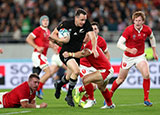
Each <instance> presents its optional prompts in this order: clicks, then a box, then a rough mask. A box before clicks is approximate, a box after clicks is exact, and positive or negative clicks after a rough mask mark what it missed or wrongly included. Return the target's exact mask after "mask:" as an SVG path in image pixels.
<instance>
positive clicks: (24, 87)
mask: <svg viewBox="0 0 160 115" xmlns="http://www.w3.org/2000/svg"><path fill="white" fill-rule="evenodd" d="M39 79H40V78H39V76H38V75H37V74H31V75H30V76H29V79H28V81H26V82H23V83H22V84H20V85H19V86H17V87H16V88H14V89H13V90H11V91H10V92H1V93H0V108H19V107H22V108H46V107H47V104H46V103H41V104H40V105H36V101H35V95H36V90H37V88H38V85H39Z"/></svg>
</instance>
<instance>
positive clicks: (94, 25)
mask: <svg viewBox="0 0 160 115" xmlns="http://www.w3.org/2000/svg"><path fill="white" fill-rule="evenodd" d="M91 25H92V28H93V31H94V33H95V34H96V36H97V35H98V33H99V24H98V23H97V22H92V23H91Z"/></svg>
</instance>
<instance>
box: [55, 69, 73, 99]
mask: <svg viewBox="0 0 160 115" xmlns="http://www.w3.org/2000/svg"><path fill="white" fill-rule="evenodd" d="M71 74H72V71H71V70H70V69H69V68H67V72H66V75H64V76H63V77H62V79H61V80H60V81H59V82H55V83H54V86H55V89H56V91H55V97H56V98H57V99H59V98H60V95H61V87H62V86H63V85H65V84H67V83H68V82H69V80H68V79H69V77H70V76H71Z"/></svg>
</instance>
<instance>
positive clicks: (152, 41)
mask: <svg viewBox="0 0 160 115" xmlns="http://www.w3.org/2000/svg"><path fill="white" fill-rule="evenodd" d="M149 40H150V43H151V46H152V47H156V39H155V37H154V35H153V32H152V33H151V35H150V39H149Z"/></svg>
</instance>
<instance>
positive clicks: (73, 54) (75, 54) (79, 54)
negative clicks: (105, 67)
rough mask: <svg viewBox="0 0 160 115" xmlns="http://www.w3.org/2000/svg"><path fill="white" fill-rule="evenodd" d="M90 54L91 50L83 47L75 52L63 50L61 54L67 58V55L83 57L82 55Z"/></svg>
mask: <svg viewBox="0 0 160 115" xmlns="http://www.w3.org/2000/svg"><path fill="white" fill-rule="evenodd" d="M91 54H92V52H91V51H90V50H87V49H83V50H82V51H78V52H75V53H72V52H64V53H63V56H64V57H65V58H67V57H75V58H83V57H87V56H89V55H91Z"/></svg>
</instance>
